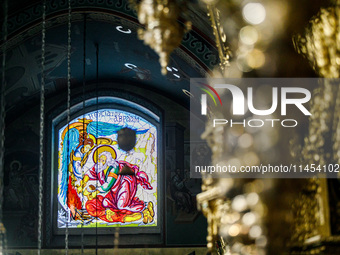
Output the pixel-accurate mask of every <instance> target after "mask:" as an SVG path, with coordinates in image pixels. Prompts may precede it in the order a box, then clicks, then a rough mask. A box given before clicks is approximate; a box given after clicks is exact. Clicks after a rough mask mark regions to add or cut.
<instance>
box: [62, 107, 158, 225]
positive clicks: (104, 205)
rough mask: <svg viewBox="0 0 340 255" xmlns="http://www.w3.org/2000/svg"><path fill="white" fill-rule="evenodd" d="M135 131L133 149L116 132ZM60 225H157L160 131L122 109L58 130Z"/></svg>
mask: <svg viewBox="0 0 340 255" xmlns="http://www.w3.org/2000/svg"><path fill="white" fill-rule="evenodd" d="M122 128H130V129H132V130H134V131H135V133H136V145H135V147H134V148H133V149H132V150H131V151H128V152H126V151H124V150H122V149H121V148H119V144H118V142H117V140H118V139H117V132H118V131H119V130H121V129H122ZM58 159H59V160H58V181H59V182H58V202H59V205H58V227H59V228H63V227H66V225H67V226H68V227H79V226H84V227H95V226H96V227H108V226H117V225H119V226H139V225H144V226H157V215H156V212H157V129H156V127H155V126H154V125H153V124H152V123H150V122H149V121H147V120H145V119H144V118H142V117H140V116H138V115H135V114H132V113H128V112H125V111H120V110H111V109H105V110H99V111H96V112H90V113H88V114H85V116H83V118H81V119H76V120H73V121H71V122H70V124H69V125H66V126H64V127H63V128H61V129H60V130H59V158H58Z"/></svg>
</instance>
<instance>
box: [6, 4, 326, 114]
mask: <svg viewBox="0 0 340 255" xmlns="http://www.w3.org/2000/svg"><path fill="white" fill-rule="evenodd" d="M285 2H287V3H288V5H289V7H290V8H289V13H288V20H289V22H288V23H287V24H288V25H287V27H285V28H284V30H285V31H283V33H281V34H282V36H280V37H278V38H277V39H276V41H273V43H272V45H270V46H269V48H268V52H269V54H271V55H270V56H273V59H275V61H276V62H277V65H276V66H277V67H278V68H277V70H276V73H274V74H271V75H273V76H276V77H306V76H313V75H314V72H313V71H312V70H311V68H310V67H309V66H308V63H307V61H306V60H304V59H303V58H302V57H300V56H299V55H298V54H297V53H295V51H294V48H293V44H292V41H291V37H292V35H293V34H294V33H297V32H302V31H303V28H304V27H305V25H306V24H307V22H308V20H309V18H310V17H311V16H312V15H314V14H315V13H316V12H317V10H318V9H319V8H320V5H321V3H319V2H320V1H316V0H313V1H306V0H304V1H292V0H287V1H285ZM71 4H72V28H71V30H72V34H71V40H72V51H71V52H72V55H71V76H72V87H73V88H75V87H79V86H81V85H82V84H83V62H84V59H85V63H86V75H85V78H86V83H87V84H95V83H96V75H97V72H96V67H97V61H96V50H97V49H96V47H97V46H96V45H98V51H99V54H98V77H99V81H106V82H107V81H110V80H114V79H115V80H117V79H119V80H121V81H124V80H129V81H133V82H136V84H140V86H143V87H145V88H146V89H149V90H153V91H157V92H158V93H160V94H163V95H166V96H167V97H169V98H172V99H173V100H175V101H176V102H178V103H180V104H181V105H184V106H188V105H189V100H188V97H187V95H186V94H185V93H183V90H189V85H190V78H192V77H204V76H206V75H209V74H211V71H212V70H213V68H214V66H216V65H217V64H218V54H217V50H216V47H215V44H214V41H213V33H212V29H210V24H209V20H208V18H207V16H206V15H205V12H204V8H203V7H202V5H200V4H197V3H196V2H190V3H189V15H187V16H188V17H190V19H191V20H192V22H193V29H192V30H191V32H190V33H188V34H187V35H185V37H184V39H183V42H182V45H181V46H180V47H179V48H178V49H176V50H175V52H173V54H172V55H171V61H170V64H169V66H168V74H167V75H166V76H163V75H162V74H161V72H160V65H159V63H158V56H157V54H156V53H155V52H154V51H153V50H152V49H150V48H149V47H148V46H145V45H144V44H143V42H142V41H140V40H139V39H138V38H137V29H138V28H141V27H142V26H141V25H140V24H139V23H138V20H137V18H136V13H135V11H134V10H132V9H131V8H130V6H129V4H128V1H127V0H119V1H113V0H112V1H103V0H74V1H72V2H71ZM67 5H68V1H66V0H64V1H56V0H55V1H47V9H46V10H47V23H46V26H47V34H46V80H45V81H46V90H47V93H46V95H47V97H48V96H50V95H53V94H56V93H59V92H60V91H65V89H66V84H67V82H66V77H67V39H68V38H67ZM222 11H224V10H223V8H222ZM41 16H42V4H41V1H24V0H15V1H9V17H8V43H7V49H8V51H7V60H6V78H7V87H6V103H7V107H8V108H7V109H8V110H14V109H15V106H17V105H18V103H19V102H20V104H21V105H24V104H22V103H23V102H25V101H27V102H32V99H33V98H34V101H35V102H36V104H38V98H39V90H40V81H41ZM85 18H86V34H84V19H85ZM181 20H182V19H181ZM226 32H227V33H228V31H226ZM84 35H86V39H85V40H86V54H85V56H84V54H83V49H84ZM259 75H261V73H260V74H259V73H257V72H256V71H253V72H250V73H248V74H246V76H253V77H256V76H259ZM122 86H123V83H122Z"/></svg>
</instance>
